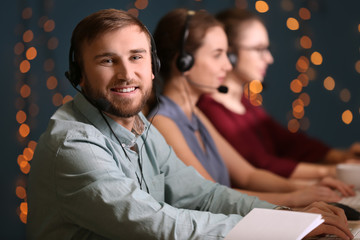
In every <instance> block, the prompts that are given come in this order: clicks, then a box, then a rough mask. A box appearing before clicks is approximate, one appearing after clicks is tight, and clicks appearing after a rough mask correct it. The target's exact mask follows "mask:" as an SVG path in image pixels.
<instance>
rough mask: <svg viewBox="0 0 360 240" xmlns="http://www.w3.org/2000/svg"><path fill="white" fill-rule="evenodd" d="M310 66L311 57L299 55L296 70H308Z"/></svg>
mask: <svg viewBox="0 0 360 240" xmlns="http://www.w3.org/2000/svg"><path fill="white" fill-rule="evenodd" d="M308 68H309V59H308V58H307V57H305V56H301V57H299V59H298V60H297V62H296V70H298V71H299V72H306V71H307V70H308Z"/></svg>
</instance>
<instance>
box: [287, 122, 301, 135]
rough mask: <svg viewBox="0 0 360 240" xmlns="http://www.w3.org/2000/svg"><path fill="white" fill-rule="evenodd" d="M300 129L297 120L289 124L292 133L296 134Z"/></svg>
mask: <svg viewBox="0 0 360 240" xmlns="http://www.w3.org/2000/svg"><path fill="white" fill-rule="evenodd" d="M299 128H300V123H299V121H298V120H296V119H291V120H290V121H289V122H288V130H289V131H290V132H292V133H296V132H297V131H299Z"/></svg>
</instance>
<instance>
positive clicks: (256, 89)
mask: <svg viewBox="0 0 360 240" xmlns="http://www.w3.org/2000/svg"><path fill="white" fill-rule="evenodd" d="M249 87H250V91H251V92H252V93H261V92H262V90H263V86H262V83H261V82H260V81H259V80H253V81H251V82H250V86H249Z"/></svg>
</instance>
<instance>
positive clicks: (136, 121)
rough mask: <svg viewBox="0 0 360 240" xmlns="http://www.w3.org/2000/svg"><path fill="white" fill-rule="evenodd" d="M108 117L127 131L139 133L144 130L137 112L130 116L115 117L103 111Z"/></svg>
mask: <svg viewBox="0 0 360 240" xmlns="http://www.w3.org/2000/svg"><path fill="white" fill-rule="evenodd" d="M105 114H106V115H107V116H108V117H110V118H111V119H113V120H114V121H115V122H117V123H118V124H120V125H121V126H123V127H124V128H126V129H128V130H129V131H131V132H133V133H134V131H135V133H134V134H138V133H139V134H141V133H142V131H143V130H144V123H143V122H142V121H141V119H140V117H139V115H138V114H136V115H135V116H132V117H128V118H123V117H117V116H114V115H112V114H109V113H105Z"/></svg>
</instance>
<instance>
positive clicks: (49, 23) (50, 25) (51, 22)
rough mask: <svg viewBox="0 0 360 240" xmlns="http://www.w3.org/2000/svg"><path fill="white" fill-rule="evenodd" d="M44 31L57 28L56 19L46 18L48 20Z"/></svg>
mask: <svg viewBox="0 0 360 240" xmlns="http://www.w3.org/2000/svg"><path fill="white" fill-rule="evenodd" d="M43 27H44V31H45V32H51V31H53V30H54V29H55V22H54V20H51V19H49V20H46V22H45V23H44V26H43Z"/></svg>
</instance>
